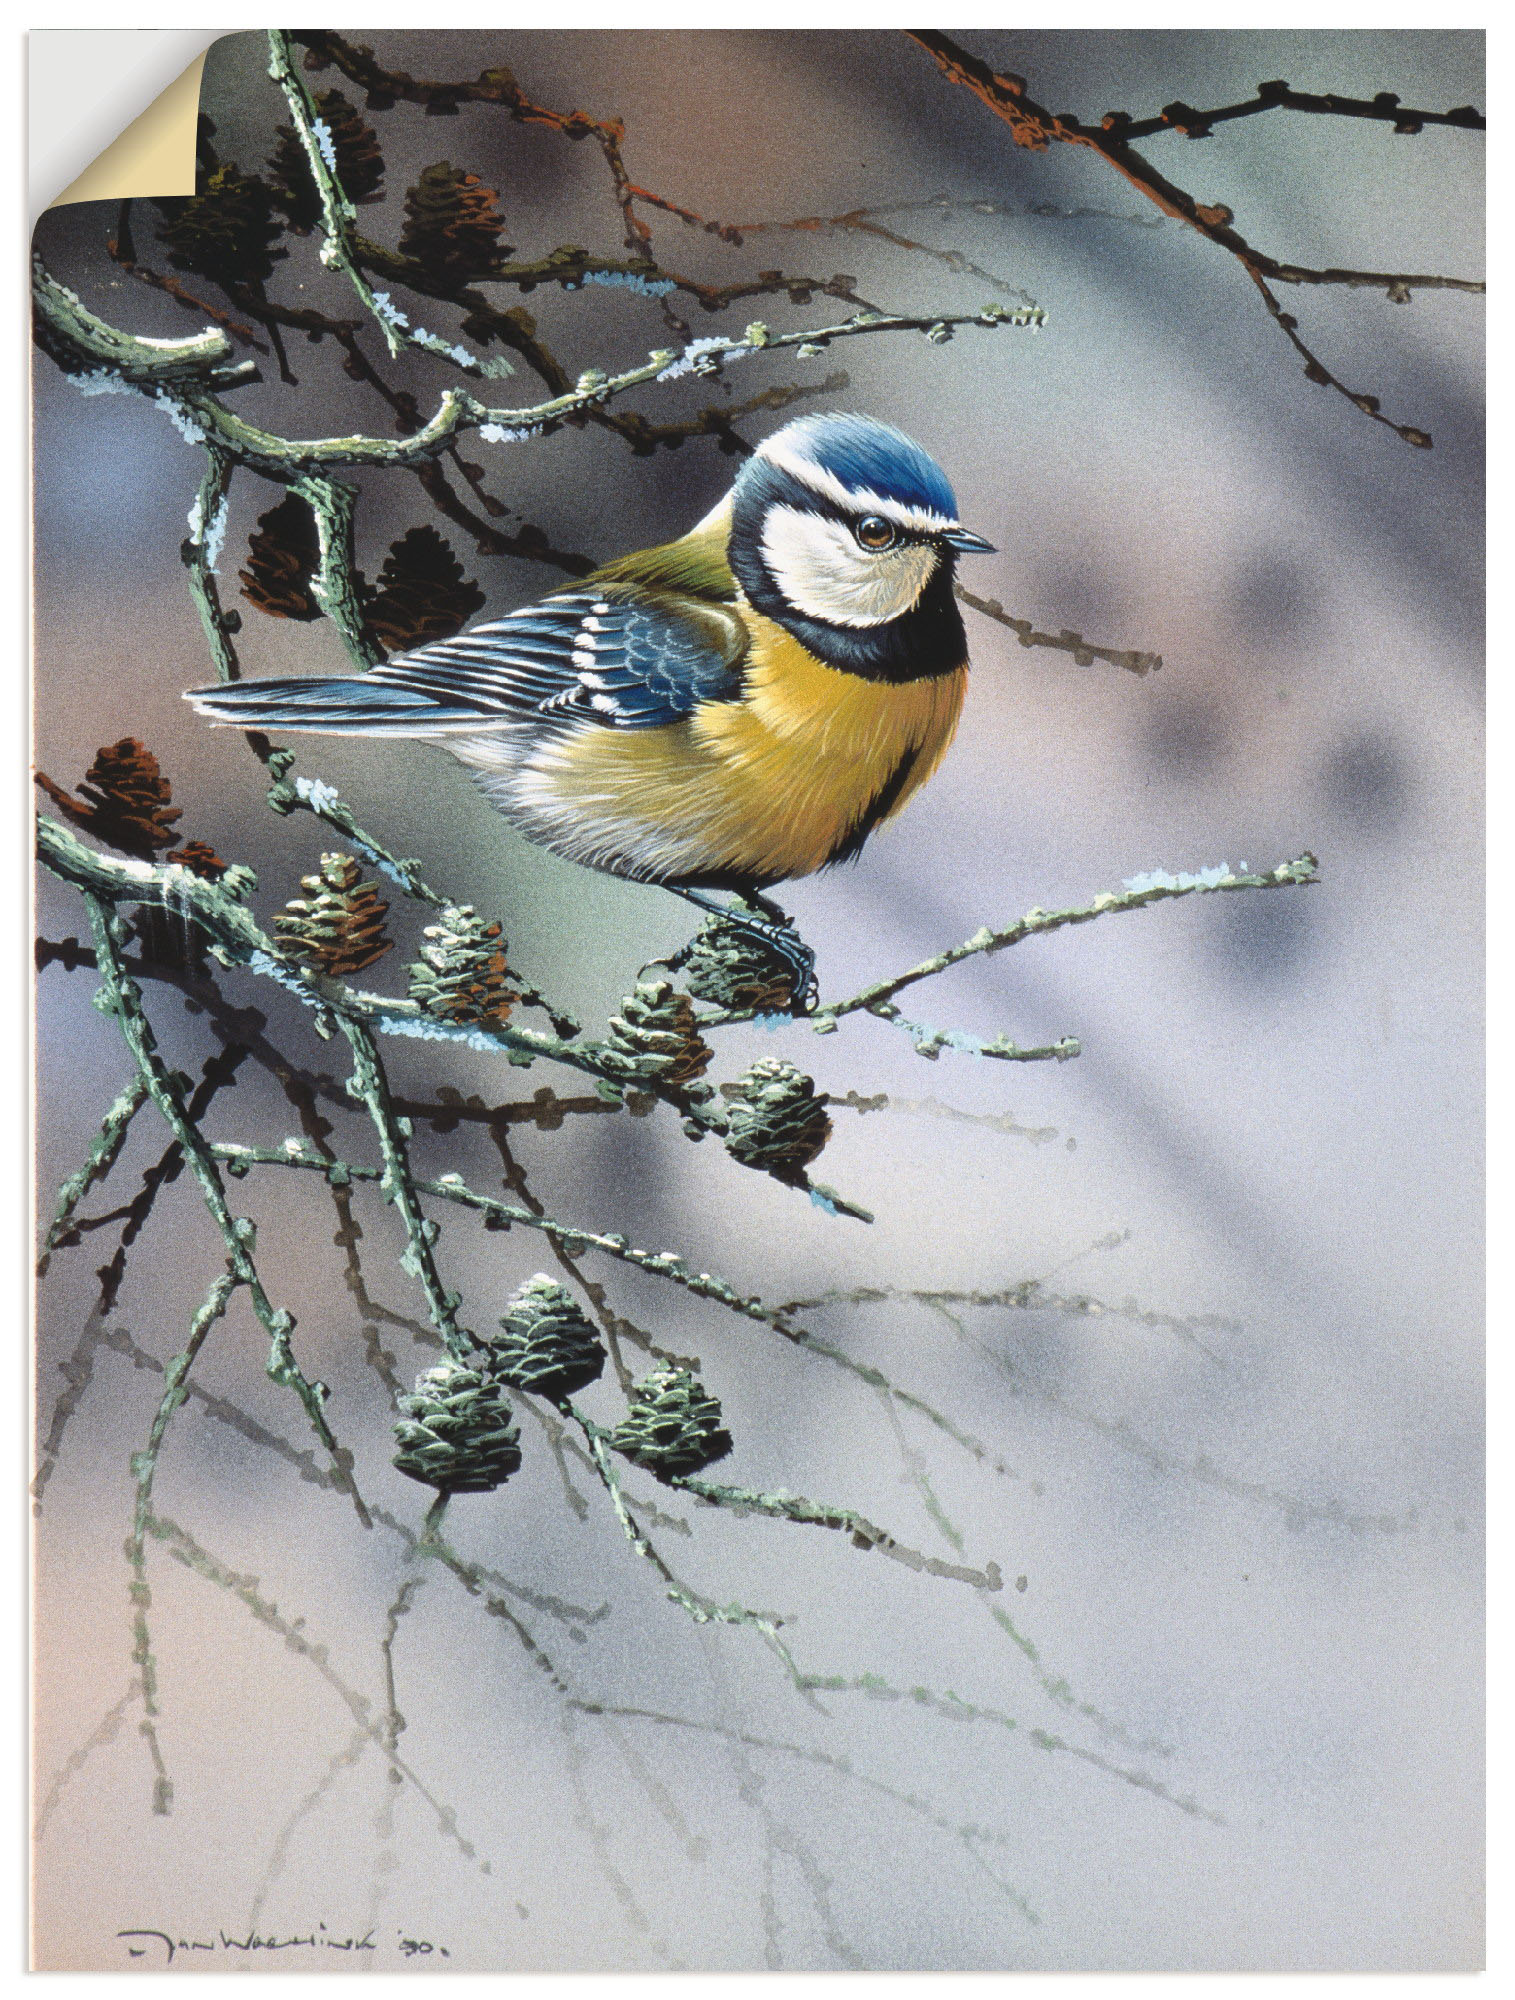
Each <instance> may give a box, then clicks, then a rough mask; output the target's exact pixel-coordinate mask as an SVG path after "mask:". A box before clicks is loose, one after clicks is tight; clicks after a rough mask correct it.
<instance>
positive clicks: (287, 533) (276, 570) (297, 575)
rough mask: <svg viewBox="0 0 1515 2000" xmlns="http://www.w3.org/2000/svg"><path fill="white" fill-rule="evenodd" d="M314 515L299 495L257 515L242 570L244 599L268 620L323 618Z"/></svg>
mask: <svg viewBox="0 0 1515 2000" xmlns="http://www.w3.org/2000/svg"><path fill="white" fill-rule="evenodd" d="M320 561H321V544H320V539H319V537H318V536H317V533H316V517H315V515H314V514H312V513H311V511H310V509H309V507H308V506H307V505H306V504H305V502H304V501H303V500H302V499H301V498H300V496H299V495H298V494H297V493H291V494H289V495H287V496H286V497H285V498H284V499H283V500H281V501H280V502H279V504H278V506H277V507H270V508H269V510H268V512H267V513H266V514H260V515H259V516H258V525H257V528H256V529H255V530H254V532H253V534H252V536H251V537H250V539H249V541H248V544H247V568H246V569H242V570H238V572H237V576H238V578H239V580H240V581H241V584H242V595H243V596H244V597H245V598H246V599H247V600H248V602H249V603H250V604H252V605H253V606H254V607H255V608H256V609H257V610H259V611H261V612H263V613H265V614H266V616H268V617H269V618H298V619H300V620H301V621H302V623H306V624H308V623H309V622H310V620H311V619H313V618H319V617H320V616H321V607H320V605H319V604H317V602H316V600H315V598H314V596H313V595H312V594H311V588H310V581H311V578H312V577H313V576H314V575H315V573H316V570H317V569H318V568H319V566H320Z"/></svg>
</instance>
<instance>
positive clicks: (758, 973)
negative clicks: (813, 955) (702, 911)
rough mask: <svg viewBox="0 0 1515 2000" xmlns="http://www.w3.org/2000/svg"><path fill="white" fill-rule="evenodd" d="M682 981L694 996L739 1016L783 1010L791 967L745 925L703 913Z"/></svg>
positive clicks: (790, 1001)
mask: <svg viewBox="0 0 1515 2000" xmlns="http://www.w3.org/2000/svg"><path fill="white" fill-rule="evenodd" d="M683 971H684V984H685V985H686V986H687V987H688V989H689V991H690V992H691V993H692V994H693V995H694V997H695V999H696V1000H708V1001H710V1003H711V1004H712V1005H713V1006H716V1007H730V1008H731V1009H732V1010H733V1011H734V1012H737V1013H743V1014H748V1013H750V1014H787V1013H789V1012H790V1010H791V1009H792V1007H793V1005H794V967H793V966H792V965H790V964H789V963H788V961H787V960H785V959H783V958H780V956H779V954H778V953H777V952H776V951H775V950H774V949H773V947H772V945H770V944H768V943H766V942H765V941H764V939H762V938H761V937H759V936H758V935H757V934H756V932H754V931H750V930H749V929H748V928H747V927H746V925H745V924H740V923H737V922H736V921H735V920H734V919H733V918H731V917H726V916H718V915H712V916H708V917H707V918H706V919H705V921H704V923H703V924H701V926H700V930H699V935H698V936H697V937H696V938H695V940H694V942H693V944H692V945H691V946H690V947H689V954H688V956H687V957H686V958H685V960H684V966H683Z"/></svg>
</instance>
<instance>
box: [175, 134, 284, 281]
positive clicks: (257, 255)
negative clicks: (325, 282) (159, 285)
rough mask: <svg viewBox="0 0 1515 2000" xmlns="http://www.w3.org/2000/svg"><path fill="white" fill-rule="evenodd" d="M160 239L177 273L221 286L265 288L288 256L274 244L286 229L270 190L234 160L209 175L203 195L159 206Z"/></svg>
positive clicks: (204, 185)
mask: <svg viewBox="0 0 1515 2000" xmlns="http://www.w3.org/2000/svg"><path fill="white" fill-rule="evenodd" d="M155 205H156V207H157V210H158V213H159V214H160V215H161V216H162V217H163V222H162V224H161V225H160V227H159V230H158V240H159V241H160V242H161V243H162V244H163V245H164V247H165V248H166V249H167V251H168V261H169V263H170V264H172V265H173V267H174V269H175V270H177V271H196V272H198V273H199V274H200V276H201V277H204V278H211V279H213V280H214V281H215V282H216V283H217V284H218V285H226V286H228V287H234V286H237V285H246V284H251V285H253V286H261V285H263V284H264V283H266V281H267V280H268V279H269V278H270V277H271V276H272V275H273V268H274V265H275V264H276V263H277V262H278V260H279V259H280V258H281V257H283V256H285V255H286V254H287V253H286V252H285V251H284V250H282V249H276V248H275V247H274V246H275V245H276V244H277V243H278V240H279V237H280V235H281V233H282V230H283V225H282V224H281V223H280V222H279V221H278V220H277V219H276V217H275V215H274V212H273V201H272V199H271V196H270V190H269V189H268V187H267V186H266V185H265V184H264V183H263V182H262V181H260V180H259V179H258V176H257V175H256V174H244V173H243V172H242V170H241V168H240V167H238V166H237V165H236V164H235V163H234V162H232V161H230V160H226V161H223V162H222V163H221V164H220V165H219V166H217V167H216V168H215V169H214V170H213V171H212V172H211V173H209V174H207V175H206V176H205V177H204V184H203V187H202V190H201V192H200V193H199V194H196V195H191V196H190V197H189V199H188V200H186V201H160V202H158V203H156V204H155Z"/></svg>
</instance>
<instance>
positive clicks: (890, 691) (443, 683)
mask: <svg viewBox="0 0 1515 2000" xmlns="http://www.w3.org/2000/svg"><path fill="white" fill-rule="evenodd" d="M980 550H982V551H988V552H991V553H992V548H991V544H990V543H988V542H986V541H985V540H984V538H983V537H982V536H981V535H977V534H974V533H972V532H971V531H970V530H969V529H967V528H965V527H963V525H962V524H961V522H960V521H959V520H958V518H957V502H956V500H955V499H954V497H953V492H952V488H951V486H950V484H949V483H948V481H947V478H946V475H945V474H944V473H943V472H942V470H941V468H940V467H939V466H938V465H937V464H936V463H935V461H934V460H933V459H932V458H931V457H930V456H929V455H928V454H927V453H926V452H925V451H923V450H922V449H921V447H920V446H919V445H918V444H916V443H914V442H913V441H912V440H911V439H910V438H908V437H906V436H905V435H904V434H903V432H901V431H898V430H896V429H894V428H893V426H892V425H889V424H884V423H879V422H876V421H875V420H874V419H872V418H870V417H863V416H854V415H847V414H830V415H825V416H810V417H802V418H800V419H799V421H798V422H795V423H790V424H786V425H785V426H784V428H783V429H782V430H780V431H778V432H776V433H775V435H774V436H772V437H770V438H769V439H768V440H767V441H766V442H765V443H763V444H762V445H760V446H759V447H758V449H757V450H756V451H755V452H754V453H753V455H752V456H751V457H750V458H749V459H748V460H747V461H746V462H745V464H744V465H743V467H742V469H741V471H740V472H739V473H738V475H737V478H736V480H735V483H734V484H733V486H732V488H731V491H730V492H729V494H728V495H727V496H726V497H725V499H723V500H722V501H721V502H720V504H719V505H718V506H717V507H715V508H714V509H713V510H712V511H711V512H710V513H708V514H707V515H706V516H705V517H704V519H703V520H701V521H699V522H698V523H697V524H696V525H695V526H694V527H693V528H691V529H690V530H689V532H688V533H687V534H685V535H683V536H681V537H680V538H679V539H678V540H677V541H673V542H668V543H665V544H663V545H661V546H660V547H657V548H650V549H642V550H639V551H637V552H636V553H635V554H633V555H627V556H621V557H619V558H617V559H616V560H615V561H612V562H609V563H606V564H605V565H604V566H603V567H601V568H600V569H597V570H595V571H594V572H593V573H592V574H591V575H590V576H588V577H586V578H585V579H583V581H581V582H575V583H572V584H567V585H564V586H562V587H561V588H559V589H558V590H555V591H553V592H552V593H551V594H550V595H549V596H547V597H546V598H544V599H543V600H542V601H541V602H540V603H537V604H531V605H527V606H525V607H523V608H522V609H521V610H518V611H512V612H510V613H508V614H507V615H506V616H505V617H503V618H498V619H493V620H491V621H489V622H488V623H485V624H480V625H474V626H471V627H469V628H468V629H467V630H465V631H463V632H460V633H459V634H458V635H457V636H456V637H455V638H451V639H444V640H440V641H437V642H434V643H432V644H429V645H423V646H418V647H416V649H415V650H414V651H413V652H408V653H399V654H396V655H395V656H394V657H393V658H391V659H388V660H386V661H384V662H383V663H382V665H379V666H376V667H374V668H372V669H371V670H370V671H369V672H367V673H365V674H363V675H362V676H361V677H360V678H357V679H350V680H342V679H315V680H269V681H247V682H235V683H229V684H226V685H223V686H220V687H213V688H195V689H193V690H192V691H191V692H190V693H189V694H188V695H187V696H186V699H187V700H189V701H191V702H193V703H194V705H195V707H196V708H197V709H198V710H199V712H200V713H201V714H202V715H205V716H208V717H209V718H210V720H211V721H212V722H215V723H221V724H228V725H235V726H237V727H239V728H243V729H260V730H276V731H279V732H283V731H287V730H323V731H331V732H335V733H338V734H341V735H345V736H401V737H416V738H418V739H420V740H421V741H423V742H436V743H438V744H440V745H442V746H443V747H445V748H446V749H447V750H449V751H450V752H451V753H452V755H453V756H454V757H456V758H458V759H459V760H460V761H461V762H462V763H463V764H465V765H467V766H469V767H470V768H471V769H472V770H473V772H474V773H475V775H476V777H477V779H478V782H479V784H480V785H481V786H482V788H483V790H484V791H485V793H486V794H487V796H488V798H489V799H490V801H491V803H492V804H493V805H495V806H496V807H497V808H498V809H499V811H500V812H502V813H503V814H504V816H505V817H506V819H507V820H509V821H510V823H511V824H512V825H513V826H515V827H517V828H518V829H519V830H520V831H521V833H523V834H524V835H525V836H526V838H527V839H528V840H532V841H535V842H537V843H538V844H539V845H540V846H542V847H546V848H549V849H550V850H551V851H552V852H553V853H555V854H561V855H564V856H566V857H567V858H568V859H569V860H571V861H577V862H579V863H581V864H582V865H583V866H585V867H587V868H597V869H602V870H604V871H605V872H607V873H609V874H612V875H620V876H624V877H626V878H627V879H629V880H631V881H635V882H651V883H657V884H659V885H661V886H662V887H663V888H665V889H671V890H673V891H675V892H677V893H678V894H679V895H681V896H684V897H686V898H688V899H689V900H690V901H691V902H694V903H697V904H699V905H700V906H701V907H702V908H704V909H715V910H721V909H722V908H723V906H722V905H721V904H720V903H719V902H717V901H715V900H714V898H713V896H712V892H714V891H724V892H726V893H727V894H729V895H731V896H733V897H735V898H738V899H740V901H739V902H738V903H737V904H734V905H733V906H730V907H727V908H726V909H725V914H727V915H728V916H731V917H734V918H735V919H736V920H737V921H738V922H740V923H743V924H746V925H747V926H748V927H749V928H751V929H753V930H755V931H757V932H759V933H760V934H762V935H764V936H765V937H767V939H768V941H769V942H770V943H771V944H773V945H775V946H776V947H777V948H778V949H779V950H780V951H781V953H782V954H783V955H784V956H785V957H786V958H788V959H789V961H790V963H791V964H792V965H793V967H794V970H795V972H796V975H797V977H796V980H795V993H796V996H797V997H796V1007H797V1009H798V1010H801V1011H803V1010H804V1009H806V1008H808V1007H810V1006H813V1004H814V983H813V977H812V968H813V957H812V955H811V954H810V952H809V950H808V948H807V947H804V946H803V945H801V944H800V942H799V940H798V939H797V938H796V937H795V934H794V932H793V931H792V930H791V929H790V928H789V926H788V924H787V920H786V919H785V918H784V916H783V913H782V911H779V910H777V909H776V907H775V906H774V905H772V904H770V903H769V902H767V900H766V899H765V897H764V895H763V892H764V891H765V890H767V889H771V888H772V887H774V886H775V885H776V884H777V883H780V882H785V881H789V880H792V879H793V878H795V877H797V876H802V875H810V874H813V873H814V872H815V871H816V870H817V869H821V868H830V867H834V866H835V865H836V864H837V863H838V862H841V861H849V860H851V859H852V858H853V857H855V856H856V855H857V854H858V853H859V852H860V850H861V848H862V846H863V843H864V842H865V841H866V840H867V839H868V837H869V835H870V834H871V833H872V832H873V831H874V829H875V828H876V827H878V826H880V825H881V824H882V823H883V822H884V821H885V820H887V819H890V818H892V817H893V815H894V814H895V813H897V812H898V811H899V810H900V808H901V807H902V806H903V805H904V804H905V802H906V801H907V800H908V799H909V798H910V797H911V796H912V795H913V794H914V793H915V792H917V791H919V789H920V788H921V786H922V785H923V784H925V782H926V780H927V779H928V778H929V777H930V776H931V775H932V773H933V772H934V771H935V770H936V768H937V766H938V765H939V764H940V763H941V760H942V758H943V756H944V755H945V754H946V751H947V747H948V745H949V744H950V743H951V741H952V737H953V734H954V732H955V730H956V728H957V722H958V717H959V715H960V714H961V712H962V706H963V697H964V692H965V688H966V683H967V673H968V662H967V641H966V636H965V634H964V631H963V623H962V618H961V616H960V614H959V612H958V608H957V603H956V599H955V597H954V594H953V575H954V569H955V564H956V560H957V557H958V555H959V553H960V552H963V551H980ZM741 903H745V904H747V905H748V906H749V907H748V908H747V909H746V910H743V909H742V908H741ZM755 912H764V913H766V919H765V917H764V916H759V915H756V914H754V913H755Z"/></svg>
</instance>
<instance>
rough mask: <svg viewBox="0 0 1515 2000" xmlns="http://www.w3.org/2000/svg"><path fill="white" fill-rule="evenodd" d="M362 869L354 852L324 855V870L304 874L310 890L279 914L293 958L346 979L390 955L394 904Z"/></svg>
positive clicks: (303, 884)
mask: <svg viewBox="0 0 1515 2000" xmlns="http://www.w3.org/2000/svg"><path fill="white" fill-rule="evenodd" d="M361 873H362V871H361V869H360V868H359V867H358V864H357V862H356V861H354V860H353V858H352V856H351V855H350V854H323V855H322V856H321V872H320V874H319V875H306V876H303V877H302V878H301V881H300V887H301V888H302V889H303V890H304V891H305V895H304V896H303V897H296V898H294V899H293V900H291V901H290V902H288V903H286V904H285V905H284V908H283V909H282V910H281V911H280V912H279V914H278V916H276V917H275V918H274V928H275V929H276V930H277V931H279V932H280V933H281V934H282V937H283V944H284V954H285V956H286V957H287V958H293V959H297V960H298V961H299V962H300V963H301V964H302V965H309V966H312V967H314V968H315V970H316V971H318V972H325V973H328V974H329V975H330V976H331V977H332V978H333V979H342V978H345V977H346V976H347V975H348V974H350V973H354V972H361V971H362V970H363V968H364V967H365V966H367V965H372V964H373V962H374V960H375V959H377V958H382V957H383V956H384V954H385V952H386V951H388V950H389V947H390V945H391V943H392V942H393V940H392V939H390V938H388V937H386V936H385V935H384V918H385V916H386V915H387V914H388V910H389V905H388V903H386V902H384V901H383V899H382V898H381V897H380V895H379V893H378V890H377V889H376V888H375V886H374V884H373V883H372V882H364V881H361V880H360V879H359V877H360V875H361Z"/></svg>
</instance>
